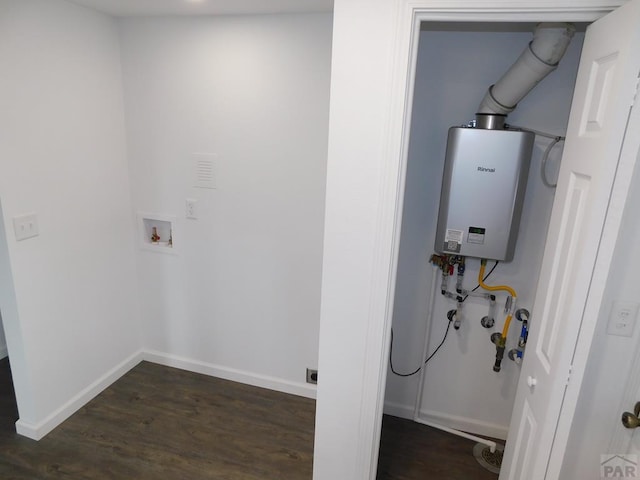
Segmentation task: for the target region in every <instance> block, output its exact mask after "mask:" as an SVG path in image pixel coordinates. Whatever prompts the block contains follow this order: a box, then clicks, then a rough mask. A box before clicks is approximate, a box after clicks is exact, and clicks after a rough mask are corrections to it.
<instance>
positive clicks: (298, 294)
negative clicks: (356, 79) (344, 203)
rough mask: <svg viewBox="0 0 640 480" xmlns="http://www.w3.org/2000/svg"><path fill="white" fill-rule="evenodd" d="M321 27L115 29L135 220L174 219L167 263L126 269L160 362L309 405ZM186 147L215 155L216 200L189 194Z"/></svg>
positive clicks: (317, 20) (316, 272)
mask: <svg viewBox="0 0 640 480" xmlns="http://www.w3.org/2000/svg"><path fill="white" fill-rule="evenodd" d="M331 23H332V19H331V16H330V15H328V14H310V15H268V16H244V17H232V16H231V17H202V18H186V19H185V18H180V19H168V18H167V19H162V18H149V19H126V20H123V21H122V23H121V34H122V55H123V65H124V80H125V97H126V102H125V104H126V110H127V129H128V148H129V161H130V174H131V183H132V185H133V189H132V192H133V209H134V211H135V212H154V213H161V214H168V215H172V216H175V217H176V220H177V222H176V226H175V232H174V240H175V243H174V244H175V249H176V251H177V255H164V254H159V253H154V252H148V251H142V250H141V251H140V252H139V253H138V259H137V262H138V267H139V272H140V292H141V299H142V308H141V311H142V321H143V327H144V332H145V333H144V345H145V348H147V349H150V350H152V351H155V352H157V353H158V356H157V357H155V359H156V360H157V361H164V362H168V363H170V364H175V365H180V366H185V367H187V368H193V369H198V370H201V371H203V372H206V373H213V374H216V375H221V376H226V377H228V378H233V379H236V380H242V381H248V382H250V383H256V384H259V385H263V386H268V387H272V388H280V389H284V390H286V391H292V392H295V393H300V394H304V395H314V394H315V389H314V388H312V387H310V386H307V385H306V384H305V368H306V367H316V366H317V354H318V328H319V327H318V324H319V308H320V307H319V305H320V293H319V292H320V277H321V261H322V231H323V216H324V192H325V169H326V155H327V147H326V143H327V129H328V127H327V125H328V101H329V100H328V96H329V67H330V58H331ZM195 152H199V153H214V154H217V167H216V169H217V172H216V177H217V179H216V183H217V188H216V189H215V190H207V189H199V188H194V187H193V185H194V177H193V169H192V154H193V153H195ZM186 198H193V199H196V200H197V211H198V217H199V218H198V219H197V220H187V219H186V218H185V199H186Z"/></svg>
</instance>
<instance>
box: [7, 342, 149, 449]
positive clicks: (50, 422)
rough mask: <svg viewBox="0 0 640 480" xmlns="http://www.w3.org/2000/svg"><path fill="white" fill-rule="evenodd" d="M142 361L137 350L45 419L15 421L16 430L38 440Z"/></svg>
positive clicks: (140, 353)
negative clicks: (35, 421) (39, 420)
mask: <svg viewBox="0 0 640 480" xmlns="http://www.w3.org/2000/svg"><path fill="white" fill-rule="evenodd" d="M141 361H142V352H137V353H135V354H133V355H131V356H130V357H129V358H127V359H126V360H124V361H123V362H121V363H120V364H119V365H117V366H116V367H114V368H112V369H111V370H109V371H108V372H107V373H105V374H104V375H103V376H102V377H100V378H99V379H97V380H96V381H95V382H93V383H92V384H91V385H89V386H88V387H87V388H85V389H84V390H82V391H81V392H80V393H78V394H77V395H76V396H75V397H73V398H72V399H71V400H69V401H68V402H67V403H65V404H64V405H63V406H62V407H60V408H59V409H58V410H56V411H55V412H53V413H52V414H51V415H49V416H48V417H47V418H46V419H45V420H43V421H42V422H39V423H37V424H33V423H29V422H25V421H23V420H18V421H17V422H16V432H17V433H18V434H20V435H23V436H25V437H27V438H31V439H33V440H40V439H42V438H43V437H44V436H45V435H46V434H48V433H49V432H51V431H52V430H53V429H54V428H56V427H57V426H58V425H60V424H61V423H62V422H64V421H65V420H66V419H67V418H69V417H70V416H71V415H73V414H74V413H75V412H77V411H78V410H79V409H80V408H82V407H83V406H84V405H86V404H87V403H88V402H90V401H91V400H92V399H93V398H94V397H96V396H97V395H98V394H99V393H100V392H102V391H103V390H104V389H105V388H107V387H108V386H109V385H111V384H112V383H114V382H115V381H116V380H118V379H119V378H120V377H122V376H123V375H124V374H125V373H127V372H128V371H129V370H131V369H132V368H133V367H135V366H136V365H137V364H138V363H140V362H141Z"/></svg>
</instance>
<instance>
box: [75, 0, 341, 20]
mask: <svg viewBox="0 0 640 480" xmlns="http://www.w3.org/2000/svg"><path fill="white" fill-rule="evenodd" d="M71 1H72V2H73V3H77V4H79V5H84V6H87V7H90V8H93V9H95V10H99V11H101V12H104V13H108V14H110V15H114V16H117V17H130V16H157V15H245V14H269V13H313V12H331V11H332V10H333V0H71Z"/></svg>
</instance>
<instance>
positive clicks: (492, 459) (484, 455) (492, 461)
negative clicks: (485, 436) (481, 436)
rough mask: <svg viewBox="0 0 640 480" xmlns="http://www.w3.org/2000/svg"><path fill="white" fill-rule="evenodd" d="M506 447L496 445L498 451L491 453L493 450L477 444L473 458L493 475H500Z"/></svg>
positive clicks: (482, 444)
mask: <svg viewBox="0 0 640 480" xmlns="http://www.w3.org/2000/svg"><path fill="white" fill-rule="evenodd" d="M503 453H504V445H496V451H495V452H494V453H491V449H490V448H489V447H488V446H486V445H485V444H484V443H476V444H475V446H474V447H473V456H474V457H475V459H476V460H477V461H478V463H479V464H480V465H481V466H482V467H483V468H485V469H486V470H489V471H490V472H492V473H500V467H501V466H502V454H503Z"/></svg>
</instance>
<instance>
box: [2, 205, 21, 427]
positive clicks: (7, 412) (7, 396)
mask: <svg viewBox="0 0 640 480" xmlns="http://www.w3.org/2000/svg"><path fill="white" fill-rule="evenodd" d="M12 293H13V277H12V274H11V268H10V265H9V251H8V249H7V236H6V231H5V223H4V215H3V212H2V204H1V203H0V439H1V438H2V437H3V436H5V435H14V434H15V423H16V421H17V420H18V406H17V400H16V393H15V388H14V382H13V375H12V371H11V364H10V361H9V349H8V346H7V345H8V340H7V339H8V337H9V335H8V333H7V332H8V330H9V323H8V322H9V321H10V320H11V319H10V318H9V315H8V314H7V312H8V311H9V310H10V305H9V304H8V303H9V302H12V301H14V300H13V299H12V298H11V295H12Z"/></svg>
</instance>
